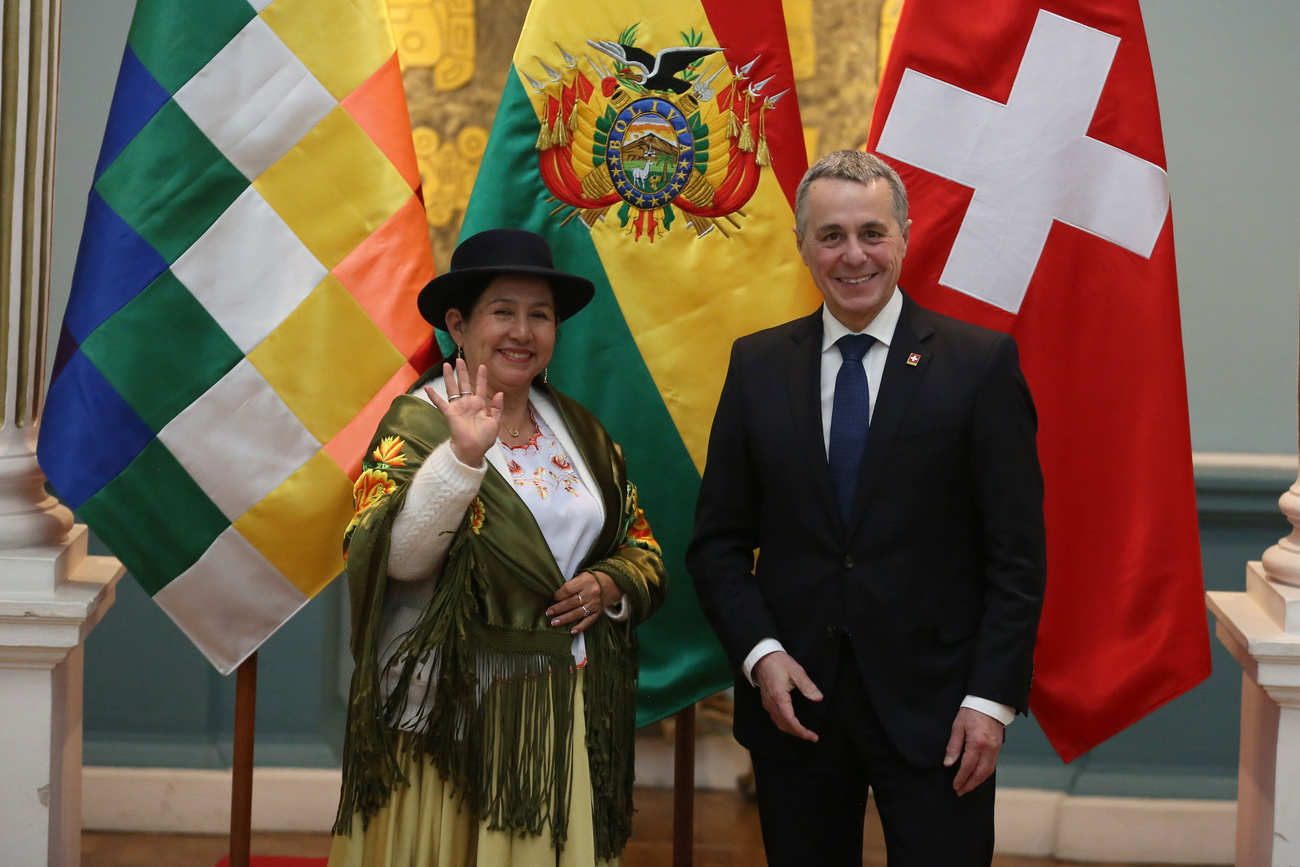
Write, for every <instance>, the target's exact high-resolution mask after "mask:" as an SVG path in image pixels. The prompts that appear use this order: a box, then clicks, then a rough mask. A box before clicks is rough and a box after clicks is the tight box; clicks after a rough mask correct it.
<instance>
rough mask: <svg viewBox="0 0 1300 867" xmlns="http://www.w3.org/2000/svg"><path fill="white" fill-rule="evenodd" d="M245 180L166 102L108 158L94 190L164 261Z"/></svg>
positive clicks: (194, 236)
mask: <svg viewBox="0 0 1300 867" xmlns="http://www.w3.org/2000/svg"><path fill="white" fill-rule="evenodd" d="M247 188H248V179H247V178H245V177H244V176H243V174H242V173H240V171H239V169H237V168H235V167H234V166H233V165H231V163H230V161H229V160H227V159H226V158H225V157H224V156H222V154H221V151H219V150H217V148H216V146H215V145H214V144H212V142H211V141H209V140H208V137H207V136H206V135H204V134H203V132H202V131H201V130H200V129H199V128H198V127H197V126H195V125H194V122H193V121H191V120H190V119H189V117H188V116H187V115H186V114H185V112H184V111H182V110H181V108H180V106H178V105H177V104H176V103H175V102H174V101H173V102H168V103H167V104H166V105H165V106H163V107H162V109H160V110H159V112H158V113H157V114H156V115H154V116H153V118H152V119H151V120H150V121H149V122H148V123H147V124H145V126H144V129H142V130H140V134H139V135H137V136H136V137H135V138H134V139H132V140H131V143H130V144H129V145H127V146H126V148H125V149H124V150H123V151H122V154H121V155H120V156H119V157H118V158H117V159H116V160H114V161H113V164H112V165H110V166H109V167H108V168H107V169H105V170H104V174H103V175H101V176H100V178H99V180H98V181H96V182H95V189H96V190H97V191H98V192H99V194H100V195H101V196H103V198H104V201H105V202H107V203H108V205H109V207H111V208H112V209H113V210H114V211H116V212H117V214H118V216H120V217H121V218H122V219H124V220H126V222H127V223H129V224H130V225H131V227H132V228H133V229H135V230H136V231H137V232H139V233H140V235H141V236H142V237H143V238H144V239H145V240H146V241H148V242H149V243H150V244H151V245H152V246H153V248H154V249H155V250H157V251H158V252H159V253H160V254H162V256H163V258H164V259H166V260H167V262H168V264H170V263H173V262H175V261H176V259H177V258H179V257H180V255H181V254H182V253H184V252H185V251H186V250H187V249H188V248H189V246H190V245H191V244H193V243H194V242H195V241H196V240H198V239H199V237H200V236H201V235H202V234H203V233H204V232H206V231H207V230H208V228H209V227H210V226H211V225H212V224H213V223H214V222H216V219H217V218H218V217H220V216H221V214H222V212H223V211H225V210H226V208H228V207H230V203H231V202H233V201H234V200H235V199H237V198H239V194H240V193H242V192H243V191H244V190H246V189H247Z"/></svg>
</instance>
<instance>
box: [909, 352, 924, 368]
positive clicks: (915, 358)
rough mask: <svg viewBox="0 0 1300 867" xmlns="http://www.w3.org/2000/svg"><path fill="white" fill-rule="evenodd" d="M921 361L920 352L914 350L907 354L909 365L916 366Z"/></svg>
mask: <svg viewBox="0 0 1300 867" xmlns="http://www.w3.org/2000/svg"><path fill="white" fill-rule="evenodd" d="M920 363H921V354H920V353H919V352H913V353H912V354H911V355H909V356H907V364H908V366H909V367H916V366H917V365H918V364H920Z"/></svg>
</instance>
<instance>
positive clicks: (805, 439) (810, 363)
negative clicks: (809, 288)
mask: <svg viewBox="0 0 1300 867" xmlns="http://www.w3.org/2000/svg"><path fill="white" fill-rule="evenodd" d="M790 339H791V343H790V349H789V351H790V357H789V359H788V363H787V364H784V365H782V367H783V368H784V370H785V371H786V389H787V393H788V395H789V398H790V405H789V412H790V417H791V418H792V419H794V426H795V436H796V440H795V441H796V443H797V444H798V445H797V448H798V452H799V454H801V455H807V456H808V459H807V464H808V470H809V478H811V479H812V485H813V490H814V491H815V492H816V496H817V499H818V500H819V501H820V503H821V506H822V508H823V509H825V510H826V511H827V512H828V513H830V514H831V515H832V516H834V517H833V520H834V522H835V524H836V525H837V526H842V524H843V522H842V519H841V518H840V510H839V506H837V505H836V501H835V489H834V487H833V485H832V484H831V470H830V465H829V464H827V463H826V441H825V438H824V437H823V435H822V396H821V363H822V357H821V356H822V312H821V308H820V307H819V308H818V309H817V311H816V312H815V313H813V314H812V315H811V316H807V317H805V318H803V319H800V320H798V321H797V322H796V323H795V326H794V329H793V330H792V331H791V332H790Z"/></svg>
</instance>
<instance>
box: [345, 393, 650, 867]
mask: <svg viewBox="0 0 1300 867" xmlns="http://www.w3.org/2000/svg"><path fill="white" fill-rule="evenodd" d="M549 396H550V398H551V399H552V400H553V401H554V402H555V405H556V407H557V409H558V410H559V412H560V414H561V416H562V418H563V421H564V424H565V426H566V427H567V428H568V429H569V431H570V433H571V434H572V437H573V439H574V441H575V442H576V443H577V445H578V447H579V450H580V451H581V453H582V456H583V458H584V460H585V461H586V463H587V467H588V471H589V474H590V476H592V478H589V479H587V480H586V481H587V482H588V485H589V486H590V487H591V488H592V489H594V490H598V491H599V494H600V496H601V498H602V500H603V502H604V506H605V515H606V519H605V524H604V526H603V527H602V529H601V532H600V535H599V536H598V538H597V540H596V542H595V544H594V545H593V546H592V550H591V551H590V552H589V554H588V555H587V557H586V558H585V559H584V566H583V569H584V570H586V571H595V570H599V571H602V572H605V573H606V574H608V575H609V576H610V577H611V578H613V579H614V581H615V582H616V583H617V585H618V587H619V589H620V590H622V591H623V592H624V593H625V594H626V596H627V600H628V604H629V605H630V606H631V611H632V616H631V618H630V619H629V620H628V621H625V622H618V621H614V620H611V619H610V618H608V617H600V618H597V620H596V621H595V622H594V623H593V624H592V625H591V626H590V627H588V629H587V630H586V633H585V635H586V643H587V657H588V664H587V666H586V668H585V672H586V673H585V675H584V678H583V682H584V691H583V696H584V699H585V704H586V714H585V720H586V727H587V749H588V753H589V757H590V765H591V781H592V789H593V791H592V803H593V820H594V825H595V837H596V840H595V843H596V853H597V856H598V857H600V858H604V859H611V858H613V857H615V856H617V855H618V854H619V853H620V852H621V851H622V849H623V846H624V845H625V844H626V842H627V839H628V837H629V835H630V834H631V823H632V801H631V797H632V781H633V747H632V737H633V729H634V724H635V708H634V683H635V680H636V640H635V632H634V625H635V623H637V622H639V621H640V620H644V619H645V618H646V617H647V616H649V614H650V613H651V612H652V611H653V610H654V609H655V608H657V607H658V605H659V603H660V602H661V601H662V596H663V578H664V572H663V563H662V559H661V557H660V554H659V549H658V546H657V545H656V544H655V542H654V539H653V537H652V536H651V535H650V532H649V527H648V526H646V524H645V520H644V516H643V515H642V513H641V511H640V509H639V508H638V506H637V501H636V489H635V487H634V486H632V485H631V484H630V483H629V482H628V481H627V479H626V474H625V468H624V462H623V456H622V453H621V451H620V450H619V448H618V446H617V445H615V444H614V442H613V441H612V440H611V439H610V438H609V435H608V433H606V431H605V429H604V428H603V427H602V426H601V425H600V423H599V422H598V421H597V420H596V419H595V418H594V417H593V416H592V415H591V414H590V413H588V412H587V411H586V410H584V409H583V408H582V407H581V406H579V405H578V404H577V403H575V402H574V401H572V400H570V399H568V398H566V397H564V396H563V395H561V394H559V393H558V392H556V391H554V390H551V391H550V393H549ZM449 435H450V434H449V431H448V428H447V424H446V420H445V419H444V418H443V415H442V413H441V412H439V411H438V410H437V409H436V408H435V407H433V406H432V405H430V404H429V403H427V402H426V401H424V400H422V399H420V398H418V397H414V396H411V395H401V396H399V397H398V398H396V399H395V400H394V401H393V404H392V406H391V408H390V409H389V411H388V413H387V415H385V416H384V419H383V421H382V422H381V423H380V426H379V430H378V432H377V433H376V434H375V438H374V440H373V441H372V442H371V445H370V449H369V451H368V453H367V456H366V459H365V461H364V462H363V470H362V473H361V476H360V477H359V478H358V480H357V483H356V488H355V499H356V506H357V513H356V516H355V517H354V518H353V520H352V523H351V524H350V525H349V527H348V530H347V532H346V534H345V537H344V551H345V555H346V558H347V574H348V583H349V589H350V592H351V601H352V621H353V622H352V629H353V632H352V654H353V658H354V659H355V661H356V670H355V672H354V673H353V676H352V695H351V701H350V704H349V708H348V723H347V735H346V742H345V745H344V754H343V792H342V797H341V799H340V803H339V812H338V816H337V819H336V822H335V829H334V830H335V833H338V834H347V833H349V832H350V830H351V824H352V818H353V815H354V814H356V813H360V814H361V816H362V817H363V823H368V822H369V820H370V818H371V817H372V816H373V815H374V814H375V813H376V812H377V811H378V810H379V809H380V808H381V807H383V806H384V805H385V804H386V803H387V802H388V799H389V797H390V796H391V794H392V791H393V789H394V787H395V786H398V785H405V784H407V781H406V780H405V778H404V777H403V774H402V772H401V770H400V765H399V761H398V754H399V750H409V751H411V752H412V753H413V754H415V755H416V756H418V757H427V758H428V759H430V760H432V762H433V763H434V765H435V766H436V767H437V768H438V770H439V773H440V774H441V775H442V776H443V778H444V779H446V780H449V781H450V782H451V784H452V785H453V787H454V789H455V791H456V792H457V793H458V794H459V795H460V797H461V799H462V803H463V805H464V806H465V807H466V808H467V809H469V810H470V811H471V812H472V813H473V814H474V815H475V816H476V817H477V818H478V819H480V820H486V821H487V822H488V823H489V827H491V828H493V829H499V830H508V831H511V832H515V833H521V834H540V833H541V832H542V831H543V830H544V829H546V828H548V827H549V830H550V834H551V840H552V843H553V845H554V846H556V847H557V848H561V847H562V846H563V844H564V841H565V838H566V833H567V827H568V808H569V792H570V780H571V768H572V756H571V743H572V731H573V730H572V722H573V708H574V689H575V686H576V684H577V682H578V678H577V672H576V670H575V666H574V661H573V656H572V652H571V647H572V639H573V636H572V635H571V634H570V633H569V631H568V629H567V628H559V627H553V626H550V625H549V622H548V620H547V618H546V614H545V611H546V608H547V607H548V606H549V605H550V603H551V602H552V601H553V598H554V594H555V591H556V590H557V589H559V587H560V586H561V585H562V584H563V583H564V580H565V578H564V576H563V575H562V574H561V573H560V570H559V567H558V566H557V565H556V563H555V559H554V557H553V556H552V555H551V552H550V548H549V547H548V545H547V543H546V539H545V538H544V537H543V536H542V533H541V531H540V529H538V526H537V523H536V521H535V520H534V518H533V515H532V512H531V511H529V509H528V506H527V505H526V504H525V503H524V502H523V500H521V499H520V497H519V496H518V494H517V493H516V492H515V490H514V487H513V485H512V484H511V483H510V482H509V481H507V480H506V479H504V478H502V476H501V475H500V474H499V473H497V472H496V471H495V470H494V469H491V468H489V470H488V473H487V475H486V476H485V477H484V480H483V483H482V485H481V486H480V488H479V493H478V496H477V497H475V499H474V500H473V502H472V503H471V504H470V507H469V508H468V509H467V510H466V514H465V517H464V519H463V520H462V522H461V524H460V527H459V529H458V530H457V531H456V533H455V536H454V538H453V540H452V544H451V547H450V549H449V551H448V554H447V560H446V564H445V566H444V567H443V570H442V574H441V575H440V576H439V578H438V582H437V584H436V585H435V590H434V593H433V598H432V599H431V600H430V602H429V603H428V605H427V606H426V607H425V609H424V611H423V613H422V614H421V616H420V620H419V623H418V624H417V625H416V626H415V628H413V629H412V630H411V631H410V632H408V633H407V634H406V636H405V638H404V640H403V641H402V643H401V645H400V646H399V648H398V649H397V652H396V653H394V654H393V655H392V657H391V659H390V660H389V662H388V663H387V665H386V666H383V668H384V669H385V671H381V665H380V655H381V648H380V647H379V633H380V629H381V624H380V611H381V609H382V606H383V600H384V588H385V584H386V582H387V575H388V544H389V533H390V529H391V527H392V522H393V519H394V518H395V517H396V515H397V514H398V512H399V511H400V510H401V507H402V503H403V502H404V501H405V496H406V489H407V482H409V480H410V479H411V477H412V476H413V475H414V474H415V471H416V470H417V469H418V468H419V467H420V465H421V464H423V462H424V460H425V459H426V458H427V457H428V455H429V454H430V453H431V452H432V451H433V449H434V448H436V447H437V446H438V445H440V444H441V443H442V442H444V441H445V440H447V439H448V437H449ZM422 663H423V665H422ZM421 669H422V670H423V672H424V673H421V672H420V671H419V670H421ZM385 674H387V675H388V676H389V678H390V680H392V681H394V685H393V686H392V689H391V692H390V693H389V694H388V696H386V697H385V696H384V694H383V691H382V689H381V680H382V679H383V677H384V675H385ZM417 677H420V678H421V679H423V678H425V677H427V679H428V685H427V690H426V693H425V698H424V701H423V703H422V704H421V706H420V712H419V714H418V715H417V718H416V719H415V721H414V722H411V721H410V720H409V719H408V720H407V721H406V722H404V723H403V722H402V718H403V713H404V712H405V711H406V708H407V698H408V696H409V695H410V692H411V688H412V681H413V680H414V679H416V678H417ZM417 694H418V693H417ZM399 723H400V724H401V725H400V727H399Z"/></svg>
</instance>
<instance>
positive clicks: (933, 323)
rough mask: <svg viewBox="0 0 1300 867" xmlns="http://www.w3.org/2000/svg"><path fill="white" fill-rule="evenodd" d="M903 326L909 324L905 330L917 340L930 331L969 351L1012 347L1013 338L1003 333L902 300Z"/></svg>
mask: <svg viewBox="0 0 1300 867" xmlns="http://www.w3.org/2000/svg"><path fill="white" fill-rule="evenodd" d="M904 322H907V323H909V327H911V328H912V330H913V331H915V332H917V334H918V335H919V336H921V337H924V336H925V334H926V332H927V331H932V332H933V333H934V334H937V335H940V336H942V337H943V339H944V340H945V341H947V342H951V343H953V344H954V345H957V346H965V347H968V348H970V349H979V350H983V351H988V349H989V348H990V347H991V346H994V345H996V344H1002V343H1005V344H1009V345H1011V346H1014V345H1015V338H1013V337H1012V336H1011V335H1010V334H1007V333H1006V332H1005V331H998V330H997V329H995V328H986V327H985V326H983V325H976V324H974V323H973V322H967V321H966V320H964V319H957V318H956V317H953V316H948V315H947V314H944V313H939V312H937V311H935V310H931V309H930V308H928V307H923V306H921V305H920V304H918V303H916V302H915V301H913V300H912V299H911V298H910V297H906V296H905V301H904V307H903V314H902V318H901V319H900V324H902V323H904Z"/></svg>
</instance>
